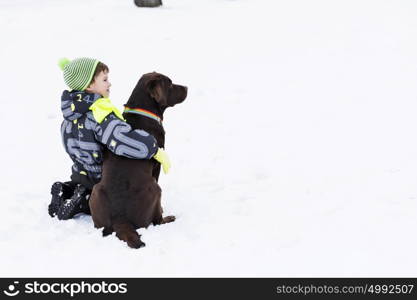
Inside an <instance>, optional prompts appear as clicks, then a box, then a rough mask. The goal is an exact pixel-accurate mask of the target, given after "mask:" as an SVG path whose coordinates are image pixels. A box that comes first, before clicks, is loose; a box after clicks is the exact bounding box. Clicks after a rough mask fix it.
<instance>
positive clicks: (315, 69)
mask: <svg viewBox="0 0 417 300" xmlns="http://www.w3.org/2000/svg"><path fill="white" fill-rule="evenodd" d="M416 15H417V2H416V1H413V0H409V1H406V0H403V1H397V0H384V1H382V0H343V1H334V0H317V1H310V0H293V1H290V0H286V1H278V0H262V1H255V0H235V1H232V0H198V1H196V0H164V6H163V7H161V8H153V9H144V8H142V9H139V8H137V7H135V6H134V5H133V0H132V1H130V0H123V1H122V0H90V1H84V0H83V1H81V0H72V1H64V0H61V1H57V0H42V1H32V0H1V1H0V41H1V46H0V86H1V93H0V101H1V108H2V113H1V117H0V128H1V139H0V145H1V156H0V166H1V173H0V174H1V175H0V176H1V180H0V201H1V202H0V203H1V206H0V207H1V214H0V253H1V255H0V276H2V277H24V276H42V277H49V276H51V277H54V276H57V277H70V276H72V277H78V276H79V277H91V276H96V277H160V276H164V277H184V276H191V277H206V276H207V277H229V276H236V277H246V276H255V277H276V276H280V277H287V276H414V277H415V276H417V255H416V253H417V241H416V231H417V141H416V135H417V117H416V115H417V42H416V36H417V18H416ZM65 56H66V57H69V58H76V57H79V56H90V57H95V58H98V59H100V60H101V61H103V62H104V63H106V64H107V65H108V66H109V67H110V81H111V82H112V84H113V86H112V91H111V97H110V98H111V99H112V101H113V102H114V103H115V104H116V105H118V106H119V107H120V108H121V107H122V105H123V104H124V103H126V101H127V99H128V97H129V95H130V93H131V91H132V89H133V87H134V86H135V84H136V82H137V80H138V79H139V77H140V76H141V75H142V74H143V73H147V72H151V71H158V72H161V73H164V74H166V75H168V76H169V77H170V78H171V79H172V80H173V81H174V82H176V83H179V84H184V85H187V86H188V87H189V94H188V98H187V99H186V101H185V102H184V103H183V104H181V105H179V106H177V107H175V108H173V109H171V110H169V111H167V112H166V113H165V123H164V126H165V129H166V131H167V141H166V145H167V148H166V149H167V152H168V154H169V155H170V158H171V161H172V165H173V166H172V169H171V172H170V174H168V175H164V174H162V175H161V178H160V184H161V186H162V189H163V206H164V209H165V212H166V214H174V215H176V216H177V221H176V222H174V223H172V224H168V225H163V226H150V227H149V228H147V229H140V230H139V233H141V234H142V239H143V241H144V242H145V243H146V244H147V246H146V247H145V248H142V249H140V250H133V249H130V248H128V247H127V246H126V244H124V243H122V242H121V241H119V240H118V239H117V238H116V237H115V236H110V237H106V238H103V237H102V236H101V230H96V229H94V227H93V223H92V220H91V217H89V216H79V217H77V218H76V219H73V220H69V221H58V220H57V219H56V218H54V219H52V218H50V217H49V216H48V214H47V205H48V204H49V201H50V186H51V184H52V183H53V182H54V181H57V180H61V181H64V180H68V178H69V175H70V166H71V161H70V159H69V157H68V156H67V155H66V153H65V152H64V149H63V147H62V145H61V140H60V134H59V132H60V130H59V128H60V123H61V120H62V116H61V113H60V95H61V92H62V90H63V89H65V85H64V82H63V78H62V72H61V71H60V69H59V68H58V66H57V60H58V59H59V58H61V57H65Z"/></svg>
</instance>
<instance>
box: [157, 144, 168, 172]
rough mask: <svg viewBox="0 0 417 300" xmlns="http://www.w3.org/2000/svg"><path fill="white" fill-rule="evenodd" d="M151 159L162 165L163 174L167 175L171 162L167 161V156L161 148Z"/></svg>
mask: <svg viewBox="0 0 417 300" xmlns="http://www.w3.org/2000/svg"><path fill="white" fill-rule="evenodd" d="M153 158H155V159H156V160H157V161H158V162H159V163H160V164H161V165H162V169H163V170H164V173H165V174H168V172H169V169H170V168H171V162H170V161H169V157H168V154H167V153H166V152H165V151H164V150H163V149H162V148H159V149H158V151H157V152H156V154H155V155H154V156H153Z"/></svg>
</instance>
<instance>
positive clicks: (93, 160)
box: [61, 91, 158, 189]
mask: <svg viewBox="0 0 417 300" xmlns="http://www.w3.org/2000/svg"><path fill="white" fill-rule="evenodd" d="M99 98H101V96H100V95H97V94H90V93H86V92H80V91H72V92H69V91H64V92H63V93H62V97H61V109H62V113H63V116H64V121H63V122H62V125H61V136H62V142H63V144H64V147H65V150H66V152H67V153H68V154H69V156H70V157H71V159H72V161H73V162H74V164H73V166H72V176H71V180H72V181H73V182H75V183H81V184H83V185H85V186H86V187H87V188H89V189H92V187H93V185H94V184H96V183H97V182H99V181H100V178H101V171H102V163H103V150H104V148H105V147H106V148H107V149H109V150H110V151H112V152H113V153H115V154H117V155H121V156H125V157H128V158H133V159H150V158H152V157H153V156H154V155H155V153H156V152H157V151H158V146H157V145H158V144H157V142H156V140H155V138H154V137H153V136H152V135H150V134H148V133H147V132H145V131H143V130H132V128H131V126H130V125H129V124H127V123H126V122H125V121H123V120H121V119H119V118H118V117H117V116H116V115H115V114H114V113H110V114H109V115H107V116H106V117H105V118H104V119H103V120H100V122H98V121H97V120H96V119H95V117H94V115H93V112H92V111H91V110H89V108H90V106H91V105H92V104H93V103H94V102H95V101H97V100H98V99H99Z"/></svg>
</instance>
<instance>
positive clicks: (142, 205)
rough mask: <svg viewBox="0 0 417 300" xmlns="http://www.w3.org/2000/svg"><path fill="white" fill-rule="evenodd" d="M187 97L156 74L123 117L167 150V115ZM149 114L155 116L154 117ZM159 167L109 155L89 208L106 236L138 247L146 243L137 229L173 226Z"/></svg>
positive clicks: (146, 80) (139, 85) (150, 76)
mask: <svg viewBox="0 0 417 300" xmlns="http://www.w3.org/2000/svg"><path fill="white" fill-rule="evenodd" d="M186 97H187V87H185V86H181V85H176V84H172V81H171V79H169V78H168V77H167V76H165V75H162V74H158V73H155V72H154V73H148V74H145V75H143V76H142V77H141V79H140V80H139V82H138V83H137V85H136V87H135V89H134V90H133V92H132V95H131V96H130V98H129V101H128V102H127V104H126V107H128V108H130V109H131V110H130V111H132V112H135V109H136V111H138V109H139V111H140V112H143V111H146V112H150V113H151V114H148V116H147V115H146V114H145V115H144V114H143V113H142V114H136V113H128V112H126V111H125V113H124V114H123V116H124V118H125V119H126V121H127V122H128V123H129V124H130V125H131V126H132V128H133V129H143V130H145V131H146V132H148V133H149V134H152V135H153V136H154V137H155V139H156V140H157V142H158V146H159V147H161V148H164V146H165V131H164V128H163V126H162V122H161V121H162V119H163V113H164V111H165V109H166V108H167V107H171V106H174V105H175V104H178V103H181V102H183V101H184V100H185V98H186ZM149 115H151V116H152V115H156V116H158V117H159V118H160V120H161V121H158V120H156V119H157V118H154V119H153V118H151V117H149ZM160 169H161V165H160V164H159V163H158V162H157V161H156V160H155V159H150V160H136V159H128V158H125V157H122V156H117V155H114V154H113V153H111V152H110V151H106V152H105V155H104V163H103V172H102V179H101V181H100V182H99V183H98V184H96V185H95V186H94V188H93V192H92V193H91V197H90V201H89V202H90V209H91V215H92V217H93V221H94V226H95V227H97V228H101V227H104V229H103V235H104V236H106V235H109V234H111V233H113V232H116V236H117V237H118V238H119V239H121V240H123V241H125V242H127V244H128V245H129V247H132V248H140V247H142V246H145V244H144V243H143V242H142V241H141V240H140V236H139V234H138V233H137V232H136V229H138V228H141V227H147V226H149V225H150V224H151V223H152V224H154V225H156V224H164V223H168V222H173V221H174V220H175V217H174V216H168V217H162V206H161V188H160V186H159V185H158V177H159V172H160Z"/></svg>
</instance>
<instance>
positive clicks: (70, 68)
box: [58, 57, 99, 91]
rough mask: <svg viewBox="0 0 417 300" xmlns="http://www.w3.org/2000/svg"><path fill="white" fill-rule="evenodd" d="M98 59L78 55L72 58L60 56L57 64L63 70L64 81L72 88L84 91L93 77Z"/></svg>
mask: <svg viewBox="0 0 417 300" xmlns="http://www.w3.org/2000/svg"><path fill="white" fill-rule="evenodd" d="M98 63H99V61H98V60H96V59H93V58H88V57H80V58H76V59H74V60H69V59H68V58H62V59H60V60H59V62H58V65H59V67H60V68H61V70H62V71H64V81H65V83H66V85H68V87H69V88H70V89H72V90H77V91H84V90H85V89H86V88H87V87H88V86H89V85H90V82H91V80H92V79H93V75H94V71H95V70H96V67H97V64H98Z"/></svg>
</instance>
